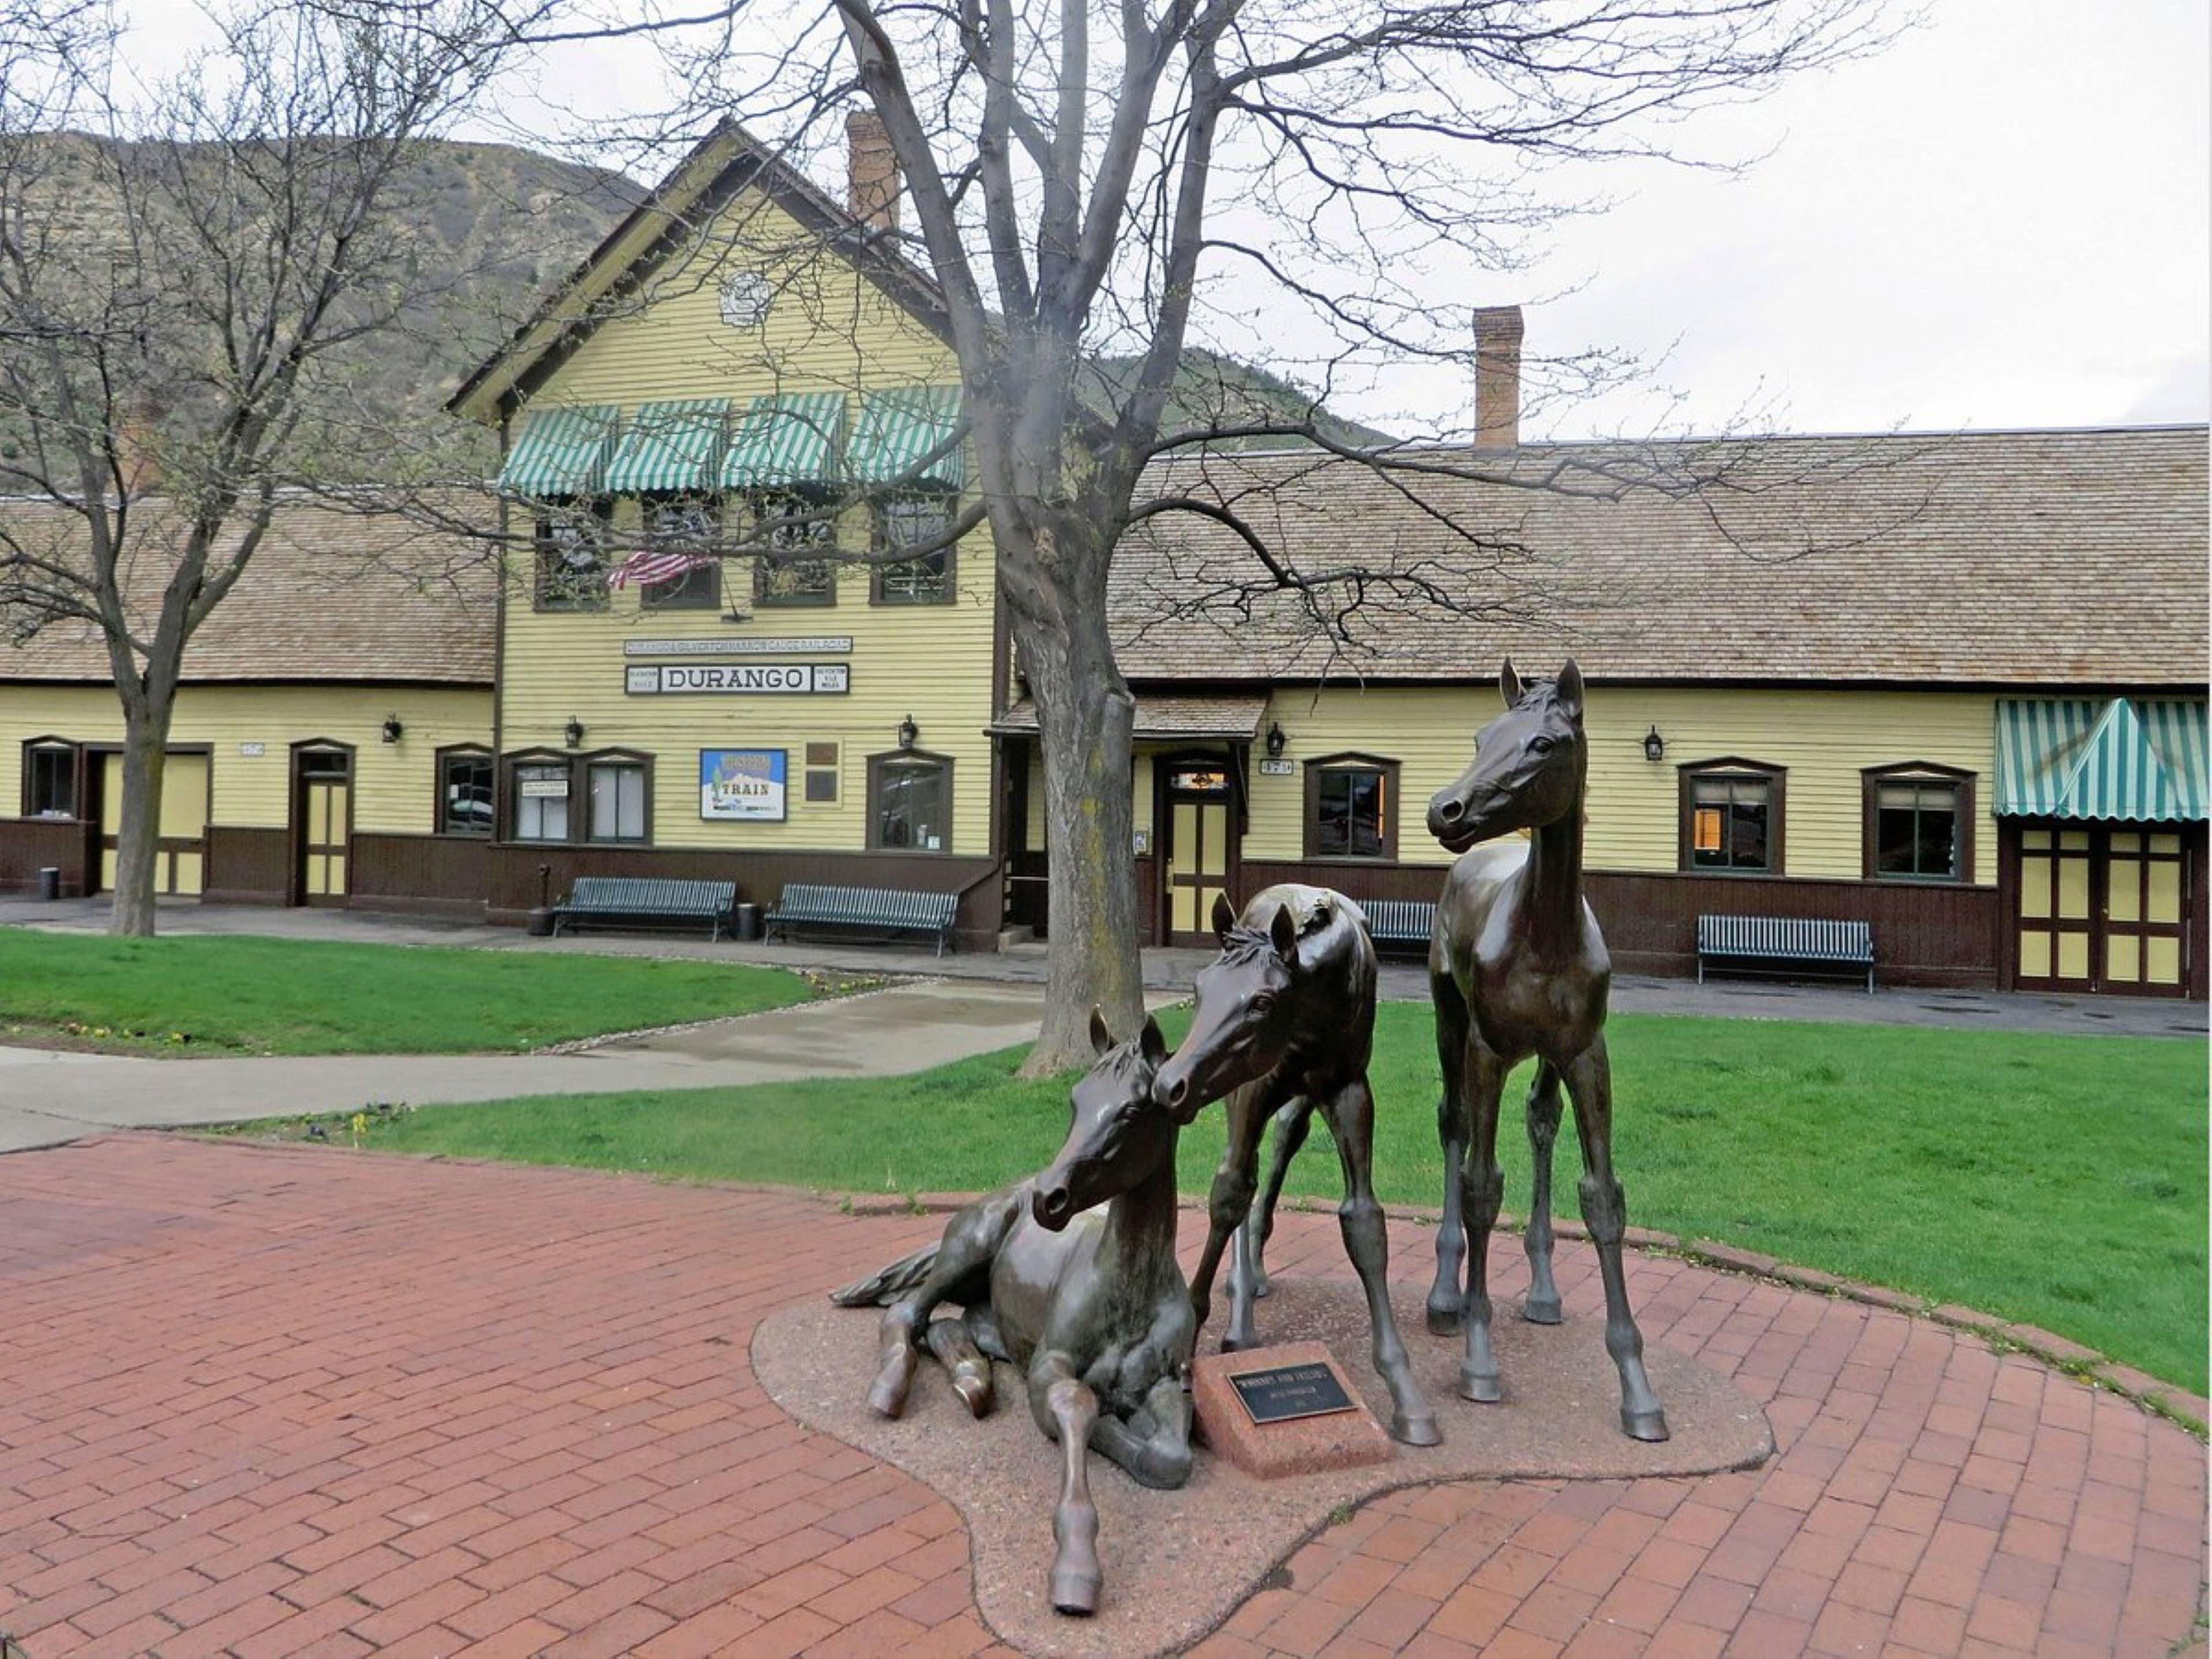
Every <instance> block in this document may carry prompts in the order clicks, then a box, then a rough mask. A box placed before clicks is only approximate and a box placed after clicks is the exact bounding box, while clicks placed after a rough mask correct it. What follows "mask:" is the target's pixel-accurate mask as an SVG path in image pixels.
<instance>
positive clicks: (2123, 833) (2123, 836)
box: [2112, 829, 2142, 853]
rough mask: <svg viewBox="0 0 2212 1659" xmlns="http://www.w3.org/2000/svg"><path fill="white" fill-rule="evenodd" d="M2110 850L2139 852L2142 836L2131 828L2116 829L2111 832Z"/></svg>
mask: <svg viewBox="0 0 2212 1659" xmlns="http://www.w3.org/2000/svg"><path fill="white" fill-rule="evenodd" d="M2112 850H2113V851H2114V852H2115V853H2139V852H2141V851H2142V836H2139V835H2136V833H2135V832H2133V831H2132V830H2125V829H2116V830H2114V831H2113V832H2112Z"/></svg>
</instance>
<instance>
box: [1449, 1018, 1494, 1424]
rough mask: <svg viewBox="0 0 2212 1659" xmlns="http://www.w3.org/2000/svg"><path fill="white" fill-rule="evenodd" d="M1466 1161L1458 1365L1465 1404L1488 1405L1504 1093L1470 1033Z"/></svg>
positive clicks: (1483, 1047)
mask: <svg viewBox="0 0 2212 1659" xmlns="http://www.w3.org/2000/svg"><path fill="white" fill-rule="evenodd" d="M1466 1054H1467V1059H1466V1061H1465V1077H1466V1088H1467V1091H1468V1093H1467V1100H1468V1131H1469V1133H1468V1143H1467V1160H1466V1162H1465V1163H1463V1164H1461V1165H1460V1202H1461V1204H1462V1206H1464V1210H1465V1213H1466V1217H1467V1242H1468V1261H1467V1300H1466V1302H1465V1303H1464V1304H1462V1310H1461V1317H1460V1323H1461V1325H1462V1328H1463V1329H1464V1330H1465V1333H1466V1335H1467V1348H1466V1352H1464V1353H1463V1354H1462V1356H1461V1358H1460V1362H1459V1392H1460V1397H1461V1398H1462V1399H1463V1400H1475V1401H1483V1402H1484V1403H1486V1404H1487V1403H1489V1402H1492V1401H1497V1400H1499V1399H1501V1398H1503V1397H1504V1396H1503V1395H1502V1392H1501V1390H1500V1389H1499V1387H1498V1356H1497V1354H1496V1352H1493V1351H1492V1348H1491V1346H1490V1311H1491V1310H1490V1234H1491V1230H1492V1229H1493V1228H1494V1227H1496V1226H1497V1225H1498V1206H1499V1204H1500V1203H1501V1202H1502V1201H1503V1200H1504V1194H1505V1176H1504V1172H1503V1171H1502V1170H1499V1169H1498V1096H1499V1095H1500V1094H1502V1093H1503V1092H1504V1088H1505V1062H1504V1060H1501V1059H1499V1058H1498V1055H1497V1054H1496V1053H1495V1052H1494V1051H1493V1050H1492V1048H1490V1046H1489V1044H1487V1043H1486V1042H1483V1040H1482V1039H1481V1038H1480V1037H1479V1036H1474V1034H1473V1033H1471V1032H1470V1033H1469V1034H1468V1040H1467V1044H1466Z"/></svg>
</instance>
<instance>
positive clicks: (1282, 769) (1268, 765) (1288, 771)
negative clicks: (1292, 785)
mask: <svg viewBox="0 0 2212 1659" xmlns="http://www.w3.org/2000/svg"><path fill="white" fill-rule="evenodd" d="M1297 772H1298V763H1297V762H1296V761H1292V760H1263V761H1261V763H1260V775H1261V777H1263V778H1291V777H1296V776H1297Z"/></svg>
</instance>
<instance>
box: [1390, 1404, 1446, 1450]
mask: <svg viewBox="0 0 2212 1659" xmlns="http://www.w3.org/2000/svg"><path fill="white" fill-rule="evenodd" d="M1390 1437H1391V1438H1392V1439H1393V1440H1395V1441H1396V1442H1398V1443H1399V1444H1401V1445H1404V1446H1441V1445H1443V1443H1444V1437H1443V1431H1441V1430H1439V1429H1438V1428H1437V1419H1435V1418H1433V1417H1408V1416H1407V1415H1406V1413H1403V1412H1395V1413H1392V1414H1391V1417H1390Z"/></svg>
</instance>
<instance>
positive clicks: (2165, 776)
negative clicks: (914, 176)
mask: <svg viewBox="0 0 2212 1659" xmlns="http://www.w3.org/2000/svg"><path fill="white" fill-rule="evenodd" d="M2205 730H2206V726H2205V705H2204V704H2203V703H2202V702H2185V701H2179V700H2176V701H2170V702H2169V701H2151V700H2148V699H2134V698H2129V697H2113V698H2110V699H2100V698H2084V697H2044V698H2024V697H2022V698H2006V699H2003V700H2002V701H2000V702H1998V704H1997V708H1996V802H1995V804H1994V805H1993V807H1992V811H1994V812H1995V814H1996V817H2001V818H2002V817H2027V818H2081V819H2092V820H2099V821H2106V822H2117V823H2201V822H2203V820H2204V818H2205V817H2206V806H2207V791H2206V788H2205V774H2206V757H2205Z"/></svg>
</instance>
